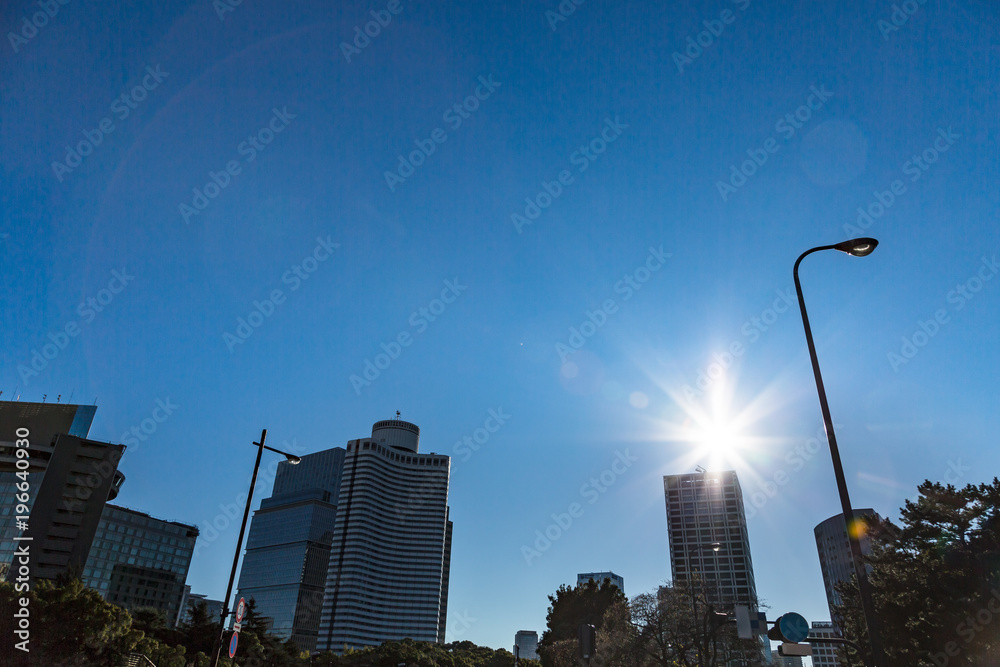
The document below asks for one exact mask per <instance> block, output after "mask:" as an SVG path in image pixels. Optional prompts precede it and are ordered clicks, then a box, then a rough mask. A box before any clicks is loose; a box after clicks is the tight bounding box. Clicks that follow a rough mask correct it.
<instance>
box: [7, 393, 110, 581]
mask: <svg viewBox="0 0 1000 667" xmlns="http://www.w3.org/2000/svg"><path fill="white" fill-rule="evenodd" d="M96 412H97V406H94V405H72V404H68V403H31V402H21V401H0V580H3V579H4V578H5V576H6V573H7V570H8V567H9V566H10V563H11V560H12V559H13V556H14V549H15V542H14V537H15V536H16V535H18V534H19V533H20V532H21V531H20V530H18V528H17V520H18V519H17V517H18V516H22V517H26V516H27V515H29V514H30V512H31V508H32V507H33V506H34V504H35V498H36V497H37V495H38V489H39V487H40V486H41V483H42V478H43V477H44V475H45V469H46V468H47V467H48V464H49V461H50V460H51V458H52V454H53V452H54V450H55V437H56V436H57V435H72V436H75V437H78V438H86V437H87V436H88V435H89V433H90V426H91V424H92V423H93V421H94V414H95V413H96ZM19 429H24V430H21V433H22V435H23V434H24V432H25V430H26V431H27V433H28V436H27V437H26V438H23V437H19V436H18V435H17V433H18V431H19ZM18 440H21V441H22V442H23V441H24V440H27V441H28V446H27V447H26V448H25V449H26V450H27V453H28V456H27V457H24V458H25V460H26V461H27V463H21V464H18V460H19V457H18V456H17V450H18V449H20V448H19V447H18V446H17V445H16V442H17V441H18ZM22 456H23V455H22ZM19 465H20V466H22V467H18V466H19ZM23 466H27V467H23ZM18 473H21V474H20V476H19V474H18ZM25 473H27V474H25ZM123 480H124V477H122V478H121V479H119V480H117V485H113V486H114V488H113V491H112V493H115V492H117V487H118V486H120V485H121V482H122V481H123ZM21 482H28V484H27V487H28V489H27V491H21V490H20V489H18V487H17V485H18V483H21ZM22 489H23V486H22ZM24 493H27V499H26V501H25V502H20V501H19V500H18V495H19V494H21V498H22V499H24V495H23V494H24ZM18 505H23V506H24V507H23V508H21V509H22V510H25V509H26V510H27V511H20V512H19V511H18ZM22 521H23V519H22Z"/></svg>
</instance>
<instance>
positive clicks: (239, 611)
mask: <svg viewBox="0 0 1000 667" xmlns="http://www.w3.org/2000/svg"><path fill="white" fill-rule="evenodd" d="M246 613H247V601H246V600H244V599H243V598H240V601H239V603H237V605H236V621H235V622H234V623H233V637H232V639H230V640H229V657H230V658H232V657H233V656H235V655H236V645H237V644H239V642H240V630H241V629H242V628H243V616H244V615H245V614H246Z"/></svg>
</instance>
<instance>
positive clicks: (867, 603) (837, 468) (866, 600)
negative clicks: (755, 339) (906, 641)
mask: <svg viewBox="0 0 1000 667" xmlns="http://www.w3.org/2000/svg"><path fill="white" fill-rule="evenodd" d="M877 245H878V241H876V240H875V239H873V238H860V239H852V240H850V241H844V242H842V243H837V244H834V245H825V246H819V247H816V248H812V249H810V250H807V251H805V252H804V253H802V254H801V255H799V258H798V259H797V260H795V266H794V268H793V269H792V275H793V276H794V278H795V291H796V293H797V294H798V297H799V310H801V311H802V326H803V327H804V328H805V332H806V343H807V344H808V345H809V358H810V359H811V360H812V369H813V375H814V376H815V377H816V391H817V392H818V393H819V404H820V408H821V409H822V411H823V424H824V425H825V427H826V438H827V441H828V442H829V443H830V456H831V458H832V459H833V472H834V475H836V477H837V490H838V491H839V492H840V505H841V508H842V510H843V513H844V522H845V524H846V526H847V538H848V540H849V542H850V545H851V556H852V560H853V561H854V572H855V574H856V575H857V577H858V589H859V591H860V593H861V607H862V609H863V611H864V616H865V625H866V626H867V628H868V639H869V641H870V643H871V652H872V658H873V664H874V667H885V664H886V663H885V650H884V648H883V646H882V634H881V631H880V629H879V623H878V617H877V616H876V613H875V601H874V598H873V597H872V589H871V584H870V582H869V581H868V571H867V569H866V568H865V565H864V559H863V558H862V554H861V539H860V537H859V536H858V534H857V532H856V531H855V530H853V529H852V524H853V523H854V510H853V509H852V508H851V498H850V496H849V495H848V492H847V480H846V478H845V477H844V467H843V465H842V464H841V461H840V450H839V449H838V448H837V436H836V434H835V433H834V430H833V418H832V417H831V416H830V405H829V403H827V400H826V389H825V388H824V387H823V377H822V375H821V374H820V370H819V360H818V359H817V358H816V345H815V343H813V336H812V329H811V328H810V327H809V316H808V315H807V314H806V302H805V299H803V297H802V285H801V284H800V283H799V263H801V262H802V260H803V258H805V257H806V256H807V255H810V254H812V253H814V252H818V251H820V250H840V251H841V252H846V253H848V254H849V255H853V256H855V257H865V256H867V255H870V254H871V253H872V251H874V250H875V247H876V246H877Z"/></svg>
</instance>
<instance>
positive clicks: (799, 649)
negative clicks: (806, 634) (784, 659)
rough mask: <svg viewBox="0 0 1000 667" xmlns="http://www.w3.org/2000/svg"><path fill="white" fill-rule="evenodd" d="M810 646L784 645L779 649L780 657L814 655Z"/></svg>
mask: <svg viewBox="0 0 1000 667" xmlns="http://www.w3.org/2000/svg"><path fill="white" fill-rule="evenodd" d="M812 654H813V651H812V646H810V645H809V644H782V645H781V646H779V647H778V655H812Z"/></svg>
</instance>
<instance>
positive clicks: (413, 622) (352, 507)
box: [317, 419, 452, 653]
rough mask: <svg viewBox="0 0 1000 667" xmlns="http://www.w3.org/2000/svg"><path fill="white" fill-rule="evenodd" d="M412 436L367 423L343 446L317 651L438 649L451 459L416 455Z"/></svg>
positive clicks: (403, 429)
mask: <svg viewBox="0 0 1000 667" xmlns="http://www.w3.org/2000/svg"><path fill="white" fill-rule="evenodd" d="M419 438H420V429H419V428H418V427H417V426H416V425H414V424H411V423H409V422H405V421H402V420H399V419H389V420H385V421H380V422H376V423H375V425H374V426H373V427H372V435H371V437H370V438H363V439H359V440H352V441H350V442H348V444H347V453H346V457H345V461H344V474H343V478H342V480H341V484H340V495H339V498H338V502H337V516H336V521H335V525H334V530H333V545H332V547H331V551H330V561H329V568H328V573H327V579H326V591H325V595H324V599H323V609H322V616H321V620H320V631H319V640H318V642H317V648H318V649H319V650H321V651H324V650H331V651H334V652H336V653H341V652H343V651H344V650H345V649H347V648H362V647H365V646H377V645H379V644H381V643H382V642H385V641H389V640H401V639H404V638H407V637H409V638H411V639H414V640H418V641H430V642H438V643H442V642H444V633H445V625H446V622H447V613H448V583H449V572H450V568H451V532H452V524H451V521H449V519H448V513H449V508H448V483H449V478H450V470H451V459H450V457H448V456H444V455H440V454H434V453H431V454H420V453H419Z"/></svg>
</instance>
